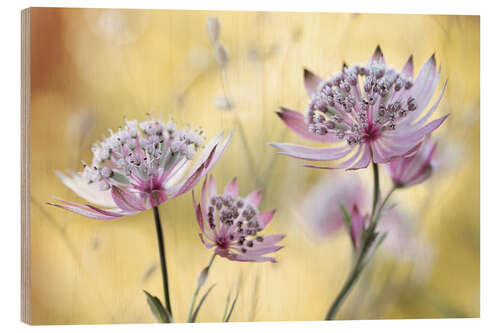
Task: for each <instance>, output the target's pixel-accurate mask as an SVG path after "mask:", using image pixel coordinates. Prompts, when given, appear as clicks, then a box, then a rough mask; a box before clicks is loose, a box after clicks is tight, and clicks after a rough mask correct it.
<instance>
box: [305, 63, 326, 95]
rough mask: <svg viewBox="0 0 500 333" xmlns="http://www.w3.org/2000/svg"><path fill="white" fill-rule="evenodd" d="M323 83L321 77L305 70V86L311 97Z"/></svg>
mask: <svg viewBox="0 0 500 333" xmlns="http://www.w3.org/2000/svg"><path fill="white" fill-rule="evenodd" d="M321 82H323V80H322V79H321V78H320V77H319V76H317V75H316V74H314V73H313V72H311V71H309V70H307V69H305V68H304V86H305V87H306V91H307V94H308V95H309V97H313V96H314V94H315V93H316V91H317V90H318V86H319V85H320V84H321Z"/></svg>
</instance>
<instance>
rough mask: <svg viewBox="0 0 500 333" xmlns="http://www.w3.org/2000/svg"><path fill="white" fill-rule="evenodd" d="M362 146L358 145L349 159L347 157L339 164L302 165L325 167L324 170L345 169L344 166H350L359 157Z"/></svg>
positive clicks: (314, 167)
mask: <svg viewBox="0 0 500 333" xmlns="http://www.w3.org/2000/svg"><path fill="white" fill-rule="evenodd" d="M364 146H365V145H363V146H358V149H357V150H356V153H355V154H354V155H353V156H351V157H350V158H349V159H347V160H346V161H344V162H342V163H340V164H339V165H335V166H329V167H323V166H317V165H304V166H305V167H306V168H312V169H325V170H338V169H345V168H348V167H350V166H351V165H352V164H353V163H354V161H356V160H357V159H358V157H359V155H360V154H361V152H362V151H363V149H364Z"/></svg>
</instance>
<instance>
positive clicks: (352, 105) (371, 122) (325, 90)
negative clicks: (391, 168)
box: [271, 47, 448, 170]
mask: <svg viewBox="0 0 500 333" xmlns="http://www.w3.org/2000/svg"><path fill="white" fill-rule="evenodd" d="M440 73H441V68H439V69H438V71H437V72H436V60H435V57H434V55H432V56H431V57H430V59H429V60H428V61H427V62H426V63H425V64H424V66H423V67H422V69H421V70H420V72H419V74H418V76H417V78H416V79H415V80H414V78H413V57H412V56H410V58H409V59H408V61H407V62H406V64H405V65H404V67H403V69H402V70H401V71H397V70H395V69H393V68H390V67H389V66H387V64H386V63H385V59H384V56H383V54H382V51H381V49H380V47H377V49H376V50H375V53H374V54H373V56H372V58H371V59H370V61H369V62H368V63H367V64H366V65H364V66H363V65H361V66H358V65H354V66H344V68H343V69H342V71H341V72H340V73H338V74H336V75H333V76H332V77H330V78H329V79H327V80H323V79H321V78H320V77H318V76H316V75H315V74H313V73H311V72H309V71H308V70H305V71H304V81H305V87H306V90H307V92H308V94H309V97H310V101H309V105H308V107H307V110H306V113H305V115H304V116H303V115H302V114H300V113H299V112H296V111H292V110H288V109H286V108H281V112H278V116H279V117H280V118H281V120H283V122H284V123H285V124H286V125H287V126H288V127H289V128H290V129H291V130H292V131H294V132H296V133H297V134H299V135H301V136H302V137H305V138H307V139H310V140H312V141H317V142H322V143H339V145H336V146H335V147H330V148H311V147H305V146H298V145H294V144H288V143H272V144H271V145H272V146H274V147H276V148H278V149H280V150H281V153H282V154H285V155H289V156H292V157H296V158H300V159H304V160H309V161H330V160H338V159H341V158H344V157H348V158H347V160H346V161H344V162H343V163H341V164H339V165H336V166H334V167H317V166H308V167H315V168H326V169H344V168H347V169H348V170H354V169H360V168H366V167H367V166H368V164H369V163H370V161H371V160H373V162H375V163H387V162H389V161H391V160H393V159H395V158H398V157H404V156H407V155H410V154H412V153H414V152H415V151H416V150H417V149H418V146H419V144H420V142H421V141H422V139H423V138H424V137H425V136H426V135H428V134H429V133H431V132H432V131H434V130H435V129H437V128H438V127H439V126H440V125H441V124H442V123H443V122H444V120H445V119H446V118H447V117H448V115H445V116H443V117H441V118H438V119H435V120H433V121H431V122H427V121H428V120H429V118H430V117H431V116H432V115H433V113H434V111H435V110H436V109H437V107H438V105H439V102H440V101H441V98H442V97H443V93H444V89H445V88H446V83H445V85H444V87H443V89H442V90H441V93H440V95H439V98H438V99H437V101H436V102H435V103H434V104H433V105H432V107H430V108H429V109H427V106H428V104H429V102H430V100H431V98H432V96H433V95H434V91H435V89H436V86H437V83H438V81H439V76H440ZM426 110H427V111H426Z"/></svg>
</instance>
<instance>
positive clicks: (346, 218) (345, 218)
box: [339, 202, 351, 232]
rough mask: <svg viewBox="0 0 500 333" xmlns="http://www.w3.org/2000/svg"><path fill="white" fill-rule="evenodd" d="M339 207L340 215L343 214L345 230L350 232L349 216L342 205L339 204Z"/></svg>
mask: <svg viewBox="0 0 500 333" xmlns="http://www.w3.org/2000/svg"><path fill="white" fill-rule="evenodd" d="M339 207H340V210H342V214H344V223H345V226H346V228H347V231H349V232H350V231H351V215H349V212H348V211H347V209H345V207H344V205H343V204H342V203H341V202H339Z"/></svg>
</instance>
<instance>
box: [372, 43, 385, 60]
mask: <svg viewBox="0 0 500 333" xmlns="http://www.w3.org/2000/svg"><path fill="white" fill-rule="evenodd" d="M370 61H371V63H380V64H384V65H385V58H384V54H383V53H382V49H381V48H380V45H377V48H376V49H375V52H373V55H372V58H371V60H370Z"/></svg>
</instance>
